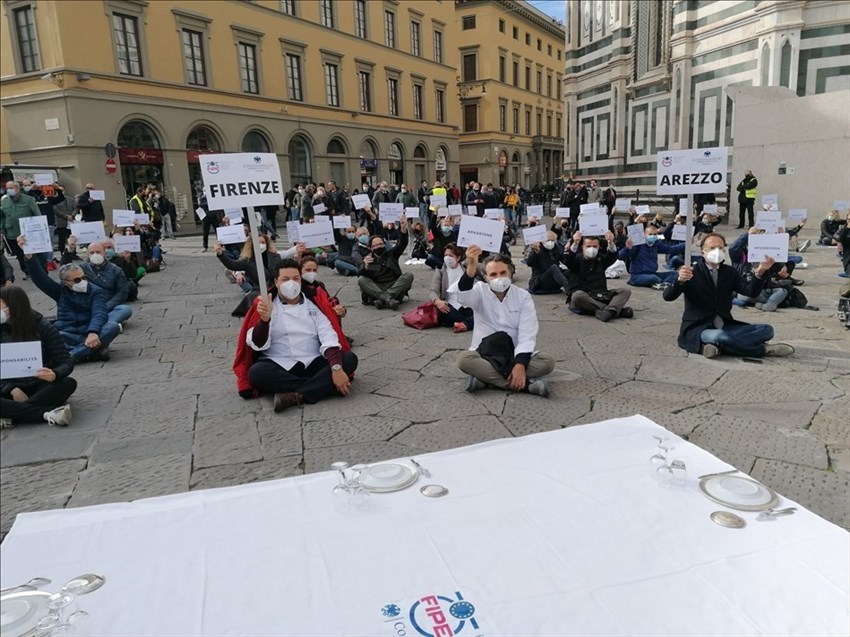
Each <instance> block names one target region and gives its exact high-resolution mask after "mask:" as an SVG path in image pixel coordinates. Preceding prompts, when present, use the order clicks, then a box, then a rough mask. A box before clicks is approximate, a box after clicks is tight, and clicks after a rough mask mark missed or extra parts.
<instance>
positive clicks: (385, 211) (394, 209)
mask: <svg viewBox="0 0 850 637" xmlns="http://www.w3.org/2000/svg"><path fill="white" fill-rule="evenodd" d="M403 214H404V204H403V203H389V202H386V201H382V202H381V203H380V204H379V206H378V217H379V218H380V220H381V221H383V222H384V223H399V222H400V221H401V216H402V215H403Z"/></svg>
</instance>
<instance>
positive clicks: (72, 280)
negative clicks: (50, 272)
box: [68, 276, 86, 283]
mask: <svg viewBox="0 0 850 637" xmlns="http://www.w3.org/2000/svg"><path fill="white" fill-rule="evenodd" d="M68 280H69V281H70V282H71V283H80V282H82V281H85V280H86V277H84V276H77V277H74V278H73V279H68Z"/></svg>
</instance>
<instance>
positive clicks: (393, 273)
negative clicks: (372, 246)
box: [357, 232, 408, 283]
mask: <svg viewBox="0 0 850 637" xmlns="http://www.w3.org/2000/svg"><path fill="white" fill-rule="evenodd" d="M407 241H408V236H407V233H406V232H405V233H403V234H402V235H401V238H400V239H399V240H398V243H396V244H395V245H394V246H393V247H392V249H390V248H386V250H385V251H384V253H383V254H382V255H381V256H380V257H375V260H374V261H373V262H372V264H371V265H368V266H367V265H366V264H365V263H363V264H361V265H360V268H359V270H358V272H357V273H358V274H359V275H360V276H365V277H367V278H369V279H372V280H373V281H375V282H376V283H388V282H390V281H395V280H396V279H398V278H399V277H400V276H401V266H400V265H399V264H398V259H399V257H400V256H401V255H403V254H404V250H405V249H406V248H407Z"/></svg>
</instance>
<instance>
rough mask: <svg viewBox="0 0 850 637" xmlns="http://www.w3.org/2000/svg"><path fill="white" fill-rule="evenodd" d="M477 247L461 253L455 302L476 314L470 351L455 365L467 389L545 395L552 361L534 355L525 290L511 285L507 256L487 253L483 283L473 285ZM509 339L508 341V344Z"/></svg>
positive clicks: (530, 304) (533, 316) (532, 317)
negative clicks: (465, 376)
mask: <svg viewBox="0 0 850 637" xmlns="http://www.w3.org/2000/svg"><path fill="white" fill-rule="evenodd" d="M480 256H481V248H479V247H478V246H470V247H469V248H468V249H467V251H466V272H464V274H463V276H461V278H460V281H459V282H458V290H459V292H458V300H459V301H460V303H461V304H463V305H464V306H466V307H470V308H472V310H473V311H474V313H475V327H474V328H473V330H472V343H471V345H470V346H469V350H467V351H465V352H463V353H461V354H460V356H458V359H457V365H458V367H459V368H460V369H461V371H463V372H464V373H466V374H468V375H469V378H468V380H467V384H466V391H468V392H474V391H477V390H479V389H484V388H486V387H495V388H498V389H507V390H512V391H526V392H528V393H530V394H536V395H538V396H548V395H549V383H548V381H546V380H545V379H544V378H543V376H546V375H547V374H549V373H551V372H552V370H553V369H554V368H555V359H554V358H552V357H551V356H547V355H546V354H541V353H540V352H535V351H534V347H535V345H536V342H537V331H538V324H537V311H536V310H535V308H534V301H533V300H532V298H531V295H530V294H529V293H528V291H527V290H523V289H521V288H518V287H516V286H515V285H512V283H511V278H512V277H513V273H514V266H513V264H512V263H511V260H510V258H509V257H507V256H505V255H503V254H491V255H490V256H489V257H487V259H485V261H484V276H485V279H486V282H485V281H478V282H476V281H475V275H476V273H477V270H478V259H479V257H480ZM508 337H509V340H508Z"/></svg>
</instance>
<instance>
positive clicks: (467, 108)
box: [463, 104, 478, 133]
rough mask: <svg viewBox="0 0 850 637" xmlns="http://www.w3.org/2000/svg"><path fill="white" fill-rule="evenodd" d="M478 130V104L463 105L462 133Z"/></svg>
mask: <svg viewBox="0 0 850 637" xmlns="http://www.w3.org/2000/svg"><path fill="white" fill-rule="evenodd" d="M477 130H478V104H464V105H463V132H464V133H474V132H475V131H477Z"/></svg>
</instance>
